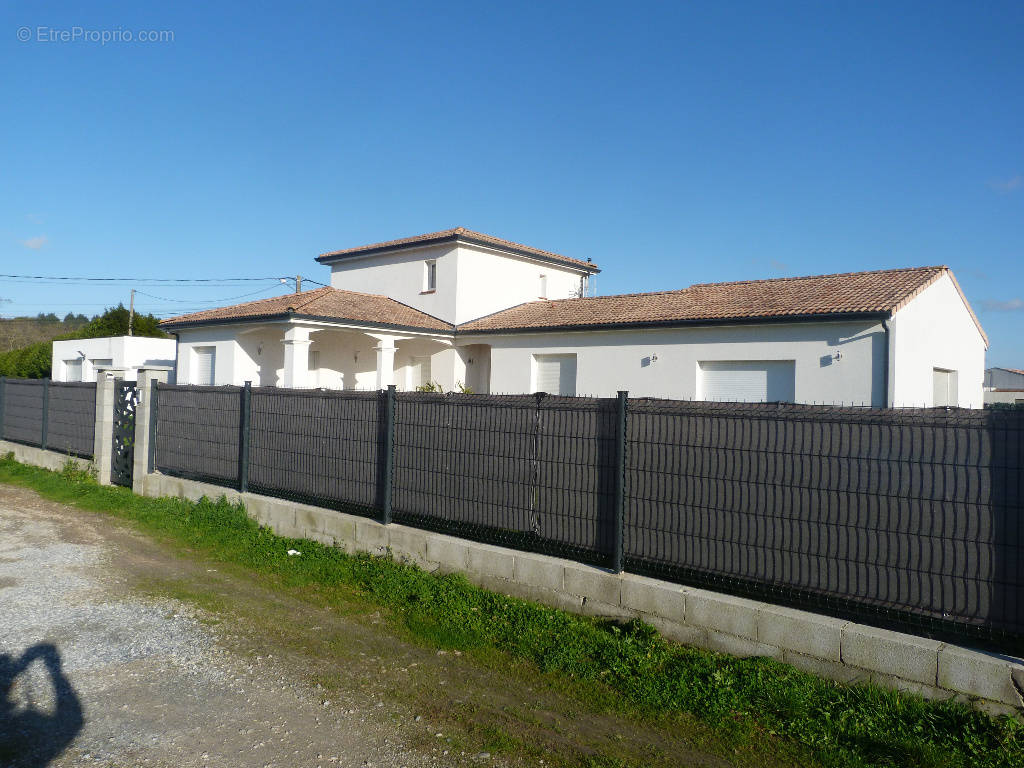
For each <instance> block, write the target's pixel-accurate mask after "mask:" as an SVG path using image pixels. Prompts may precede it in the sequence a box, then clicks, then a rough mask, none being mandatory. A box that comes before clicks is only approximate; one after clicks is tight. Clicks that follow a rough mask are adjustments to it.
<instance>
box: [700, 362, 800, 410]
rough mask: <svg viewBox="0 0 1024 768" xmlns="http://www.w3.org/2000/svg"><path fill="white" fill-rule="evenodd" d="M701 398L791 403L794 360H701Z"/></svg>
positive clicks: (793, 394) (794, 390)
mask: <svg viewBox="0 0 1024 768" xmlns="http://www.w3.org/2000/svg"><path fill="white" fill-rule="evenodd" d="M700 379H701V382H700V383H701V387H700V399H701V400H717V401H719V402H729V403H766V402H776V401H781V402H792V401H793V399H794V396H795V392H796V364H795V362H794V361H793V360H715V361H707V362H701V363H700Z"/></svg>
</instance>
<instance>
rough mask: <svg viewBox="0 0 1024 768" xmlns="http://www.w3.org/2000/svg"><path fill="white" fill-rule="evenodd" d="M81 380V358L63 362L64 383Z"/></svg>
mask: <svg viewBox="0 0 1024 768" xmlns="http://www.w3.org/2000/svg"><path fill="white" fill-rule="evenodd" d="M81 380H82V358H80V357H79V358H76V359H74V360H65V361H64V381H81Z"/></svg>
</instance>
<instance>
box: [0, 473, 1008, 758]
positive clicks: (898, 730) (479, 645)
mask: <svg viewBox="0 0 1024 768" xmlns="http://www.w3.org/2000/svg"><path fill="white" fill-rule="evenodd" d="M0 482H6V483H13V484H17V485H22V486H26V487H30V488H33V489H34V490H36V491H38V492H39V493H41V494H42V495H43V496H45V497H47V498H49V499H52V500H55V501H60V502H64V503H70V504H75V505H78V506H80V507H83V508H86V509H90V510H95V511H101V512H107V513H111V514H114V515H117V516H119V517H122V518H126V519H129V520H131V521H133V522H134V523H136V524H137V525H139V526H140V527H141V528H142V529H143V530H146V531H148V532H150V533H154V534H157V535H159V536H161V537H164V538H166V539H168V540H170V541H173V542H176V543H178V544H181V545H185V546H187V547H190V548H193V549H196V550H198V551H201V552H203V553H204V554H206V555H207V556H209V557H212V558H214V559H217V560H221V561H224V562H230V563H234V564H236V565H239V566H242V567H244V568H247V569H250V570H252V571H254V572H257V573H260V574H265V575H268V576H272V577H274V578H275V579H276V580H278V581H279V582H280V583H281V584H283V585H285V586H287V587H300V588H301V587H313V588H316V589H323V588H327V589H330V588H333V587H346V588H349V589H351V588H355V589H357V590H358V591H359V592H360V593H361V594H362V595H364V596H365V597H366V599H368V600H371V601H373V602H374V603H376V604H378V605H380V606H382V607H384V608H386V609H388V610H389V611H390V612H391V613H393V615H394V616H395V617H397V618H398V619H399V620H400V621H402V622H403V623H404V625H405V626H406V627H407V628H408V630H409V631H410V632H411V633H412V634H413V635H415V636H417V637H418V638H420V639H421V640H422V641H423V642H426V643H429V644H432V645H434V646H437V647H440V648H449V649H459V650H464V651H470V652H473V651H478V652H481V653H483V654H486V653H487V652H488V651H490V650H492V649H493V650H497V651H500V652H501V653H503V654H508V655H509V656H511V657H513V658H517V659H521V660H523V661H526V662H528V663H530V664H533V665H536V667H537V668H538V669H539V670H541V671H542V672H545V673H550V674H555V675H561V676H564V677H565V678H566V679H567V681H568V682H571V684H572V687H573V689H574V690H578V691H584V690H585V691H590V692H591V694H590V695H588V699H590V701H591V703H593V702H598V703H599V704H600V706H607V707H612V708H615V709H617V710H619V711H623V712H627V713H630V714H633V715H636V716H640V717H642V718H645V719H651V720H659V719H664V718H669V717H671V716H672V715H673V714H676V713H680V712H685V713H691V714H693V715H696V716H697V717H699V718H700V719H701V720H703V721H704V722H706V723H708V724H710V725H711V726H713V727H714V728H716V729H719V730H720V731H721V732H722V734H723V736H727V737H728V738H730V739H736V738H740V739H742V738H743V736H744V734H745V733H750V732H752V731H754V730H756V731H758V732H759V734H761V735H764V734H767V735H771V736H774V737H777V738H779V739H780V740H784V741H790V742H792V743H794V744H798V745H800V746H801V747H804V748H807V749H809V750H811V752H812V753H813V754H814V756H815V758H816V759H817V760H818V761H819V762H821V763H822V764H823V765H828V766H920V767H921V768H925V767H928V768H959V767H960V766H963V767H964V768H966V767H967V766H979V767H987V766H991V767H992V768H996V767H997V766H998V767H1000V768H1002V767H1004V766H1005V767H1007V768H1010V767H1013V766H1021V767H1024V725H1022V724H1021V723H1020V722H1018V721H1017V720H1015V719H1012V718H1009V717H999V718H991V717H989V716H987V715H985V714H983V713H981V712H978V711H975V710H972V709H971V708H969V707H967V706H965V705H963V704H960V703H956V702H952V701H946V702H931V701H926V700H924V699H922V698H920V697H918V696H914V695H910V694H905V693H900V692H894V691H887V690H883V689H880V688H878V687H875V686H871V685H844V684H840V683H836V682H832V681H829V680H824V679H821V678H818V677H815V676H813V675H809V674H806V673H803V672H800V671H798V670H796V669H794V668H792V667H790V666H788V665H784V664H780V663H778V662H775V661H773V660H770V659H737V658H734V657H731V656H727V655H724V654H717V653H712V652H709V651H704V650H700V649H694V648H688V647H685V646H681V645H677V644H674V643H670V642H668V641H666V640H664V639H663V638H662V637H660V636H659V635H658V634H657V633H656V632H655V631H654V630H653V629H652V628H651V627H649V626H648V625H645V624H643V623H641V622H638V621H635V622H631V623H629V624H626V625H617V624H614V623H610V622H601V621H596V620H593V619H588V618H585V617H580V616H575V615H573V614H569V613H566V612H564V611H560V610H557V609H554V608H548V607H545V606H541V605H537V604H534V603H530V602H527V601H524V600H518V599H515V598H510V597H507V596H504V595H499V594H495V593H492V592H488V591H486V590H483V589H480V588H477V587H475V586H473V585H472V584H470V583H469V582H468V581H467V580H466V579H465V578H464V577H462V576H460V575H457V574H449V575H444V576H438V575H433V574H428V573H425V572H424V571H422V570H420V569H418V568H416V567H413V566H409V565H404V564H401V563H397V562H395V561H393V560H391V559H390V558H383V557H371V556H369V555H358V554H357V555H348V554H345V553H344V552H341V551H340V550H337V549H334V548H331V547H326V546H322V545H320V544H317V543H315V542H311V541H302V542H301V543H300V542H297V541H295V540H291V539H283V538H281V537H278V536H276V535H275V534H274V533H273V532H272V531H270V530H268V529H266V528H260V527H259V526H258V525H257V524H256V523H254V522H253V521H251V520H250V519H249V518H248V517H247V516H246V514H245V511H244V509H243V508H242V507H241V506H238V505H231V504H228V503H227V502H225V501H223V500H221V501H216V502H215V501H209V500H203V501H201V502H198V503H192V502H187V501H184V500H180V499H169V498H163V499H150V498H143V497H139V496H135V495H133V494H132V493H131V492H130V491H128V490H127V489H123V488H114V487H104V486H99V485H97V484H96V483H95V480H94V479H93V478H92V477H91V476H90V475H89V474H88V473H86V472H83V471H81V470H76V469H73V468H72V467H71V466H70V465H69V467H68V468H66V469H65V471H64V472H62V473H54V472H49V471H46V470H42V469H38V468H35V467H30V466H26V465H23V464H20V463H18V462H16V461H15V460H14V459H13V456H11V455H8V456H6V457H4V458H2V459H0ZM292 547H294V548H296V549H300V550H301V551H302V556H301V557H289V556H288V554H287V550H288V549H289V548H292Z"/></svg>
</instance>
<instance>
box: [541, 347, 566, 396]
mask: <svg viewBox="0 0 1024 768" xmlns="http://www.w3.org/2000/svg"><path fill="white" fill-rule="evenodd" d="M533 359H534V366H535V368H534V383H533V391H534V392H547V393H548V394H549V395H575V394H576V355H534V356H533Z"/></svg>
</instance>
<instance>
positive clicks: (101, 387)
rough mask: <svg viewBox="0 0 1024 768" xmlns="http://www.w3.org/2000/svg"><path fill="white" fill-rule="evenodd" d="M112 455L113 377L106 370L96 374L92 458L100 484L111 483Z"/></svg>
mask: <svg viewBox="0 0 1024 768" xmlns="http://www.w3.org/2000/svg"><path fill="white" fill-rule="evenodd" d="M113 455H114V378H113V377H112V376H108V375H107V374H106V372H104V371H100V372H99V373H97V374H96V432H95V438H94V440H93V444H92V460H93V463H94V464H95V465H96V479H97V481H99V484H100V485H111V482H110V469H111V462H112V461H113Z"/></svg>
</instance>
